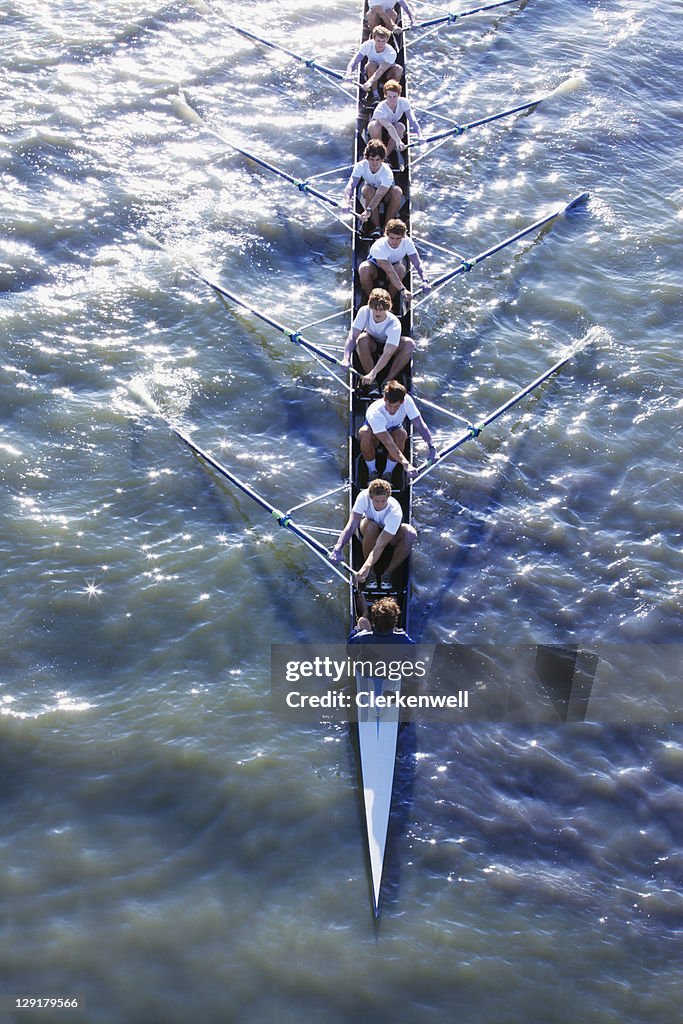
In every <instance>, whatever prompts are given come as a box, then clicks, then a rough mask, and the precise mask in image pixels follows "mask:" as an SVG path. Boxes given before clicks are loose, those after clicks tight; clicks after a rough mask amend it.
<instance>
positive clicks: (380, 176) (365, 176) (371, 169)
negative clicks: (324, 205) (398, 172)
mask: <svg viewBox="0 0 683 1024" xmlns="http://www.w3.org/2000/svg"><path fill="white" fill-rule="evenodd" d="M386 155H387V150H386V146H385V145H384V143H383V142H378V141H377V140H376V139H375V140H373V141H372V142H368V144H367V146H366V147H365V152H364V153H363V159H362V160H359V161H358V163H357V164H355V166H354V168H353V170H352V171H351V177H350V178H349V180H348V183H347V185H346V188H345V189H344V209H345V210H347V211H348V210H350V209H351V202H352V199H353V196H354V194H355V192H356V190H357V188H358V186H359V185H360V183H361V181H362V182H363V188H362V190H361V202H362V204H363V206H364V210H363V213H362V214H361V215H360V218H359V219H360V221H361V223H362V224H365V223H367V222H368V221H369V222H370V224H369V228H370V229H371V230H372V237H373V238H379V237H380V235H381V233H382V232H381V230H380V226H379V208H380V204H381V203H384V212H385V217H386V219H387V220H392V219H393V218H395V217H396V214H397V213H398V211H399V210H400V208H401V204H402V203H403V192H402V191H401V189H400V188H399V186H398V185H396V184H394V172H393V171H392V169H391V167H390V166H389V164H386V163H384V158H385V157H386ZM366 230H368V229H367V228H366Z"/></svg>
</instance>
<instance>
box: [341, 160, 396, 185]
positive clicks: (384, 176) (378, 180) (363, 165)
mask: <svg viewBox="0 0 683 1024" xmlns="http://www.w3.org/2000/svg"><path fill="white" fill-rule="evenodd" d="M359 178H362V179H363V181H365V182H367V184H368V185H372V187H373V188H391V186H392V185H393V184H394V172H393V171H392V169H391V167H390V166H389V164H380V168H379V170H378V171H377V173H376V174H373V172H372V171H371V170H370V164H369V163H368V162H367V160H359V161H358V163H357V164H356V165H355V167H354V168H353V171H352V172H351V181H354V180H355V181H358V179H359Z"/></svg>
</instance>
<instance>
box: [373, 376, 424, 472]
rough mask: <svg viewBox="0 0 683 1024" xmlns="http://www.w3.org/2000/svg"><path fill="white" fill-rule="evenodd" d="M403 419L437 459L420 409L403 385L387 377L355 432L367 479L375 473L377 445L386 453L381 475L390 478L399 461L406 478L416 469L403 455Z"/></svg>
mask: <svg viewBox="0 0 683 1024" xmlns="http://www.w3.org/2000/svg"><path fill="white" fill-rule="evenodd" d="M406 418H407V419H409V420H410V423H411V424H412V426H413V427H414V429H415V430H417V432H418V433H419V435H420V437H421V438H422V439H423V440H424V441H425V442H426V443H427V446H428V449H429V458H430V459H435V458H436V448H435V447H434V442H433V441H432V435H431V432H430V430H429V427H428V426H427V424H426V423H425V421H424V420H423V419H422V415H421V413H420V410H419V409H418V407H417V406H416V405H415V402H414V401H413V399H412V398H411V397H410V395H409V394H407V392H406V389H405V388H404V387H403V384H400V383H399V381H397V380H388V381H387V383H386V384H385V385H384V388H383V391H382V397H381V398H380V399H378V400H377V401H376V402H372V403H371V404H370V405H369V406H368V408H367V412H366V413H365V423H364V424H363V426H362V427H361V428H360V430H359V431H358V440H359V442H360V450H361V455H362V456H363V458H364V459H365V463H366V465H367V467H368V474H369V476H370V478H372V477H373V475H374V474H376V472H377V464H376V462H375V455H376V449H377V448H378V447H379V446H380V445H382V447H383V448H384V449H385V450H386V453H387V462H386V466H385V468H384V472H383V474H382V475H383V476H384V477H385V478H386V479H388V480H390V479H391V475H392V473H393V472H394V469H395V468H396V465H397V464H398V463H400V464H401V465H402V466H403V468H404V470H405V473H406V476H407V477H408V478H409V479H410V478H411V477H413V476H415V474H416V473H417V472H418V470H417V469H416V468H415V466H413V465H412V463H411V462H409V461H408V459H407V458H406V457H405V455H404V454H403V452H404V449H405V446H406V441H407V440H408V432H407V431H406V429H405V428H404V426H403V422H404V420H405V419H406Z"/></svg>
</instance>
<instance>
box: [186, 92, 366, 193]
mask: <svg viewBox="0 0 683 1024" xmlns="http://www.w3.org/2000/svg"><path fill="white" fill-rule="evenodd" d="M173 109H174V110H175V112H176V114H177V115H178V117H181V118H182V119H183V121H188V122H189V123H190V124H196V125H199V126H200V127H201V128H204V129H205V130H206V131H207V132H211V134H212V135H215V136H216V138H217V139H220V140H221V142H222V143H224V144H225V145H226V146H228V147H229V148H230V149H232V150H234V151H235V153H239V154H240V155H241V156H244V157H246V158H247V160H253V162H254V163H255V164H258V165H259V167H263V168H265V170H267V171H270V172H271V173H272V174H277V176H278V177H279V178H284V180H285V181H288V182H289V183H290V184H292V185H296V187H297V188H298V189H299V192H304V193H305V194H309V195H312V196H315V197H316V199H320V200H322V202H324V203H327V204H328V206H333V207H334V208H335V210H341V212H342V213H345V212H347V211H345V210H344V207H343V206H342V204H341V203H338V202H337V200H336V199H333V198H332V196H328V195H327V193H325V192H321V191H320V190H319V189H317V188H313V187H312V186H311V185H309V184H308V182H307V181H302V180H301V179H299V178H295V177H294V175H293V174H288V172H287V171H283V170H282V169H281V168H279V167H275V166H274V165H273V164H269V163H268V161H267V160H264V159H263V158H262V157H260V156H256V154H255V153H250V152H249V150H247V149H241V148H240V147H239V146H236V145H235V143H234V142H230V140H229V139H226V137H225V135H223V134H221V132H217V131H216V129H215V128H212V127H211V126H210V125H209V124H207V123H206V121H205V120H204V118H203V117H202V115H201V114H199V113H197V111H196V110H195V109H194V108H193V107H191V106H190V104H189V103H188V102H187V100H186V99H185V96H184V95H183V93H182V92H179V93H178V95H177V96H176V97H175V98H174V100H173Z"/></svg>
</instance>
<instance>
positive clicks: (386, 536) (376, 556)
mask: <svg viewBox="0 0 683 1024" xmlns="http://www.w3.org/2000/svg"><path fill="white" fill-rule="evenodd" d="M393 536H394V534H393V533H387V531H386V530H382V532H381V533H380V535H379V537H378V538H377V540H376V541H375V546H374V547H373V549H372V551H371V552H370V554H369V555H368V557H367V558H366V559H365V561H364V562H363V564H362V565H361V567H360V569H359V570H358V577H359V578H360V579H361V580H363V579H366V578H367V575H368V573H369V572H370V570H371V569H372V567H373V565H376V564H377V562H379V560H380V558H381V557H382V552H383V551H384V549H385V547H386V546H387V544H388V543H389V541H390V540H391V539H392V537H393Z"/></svg>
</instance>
